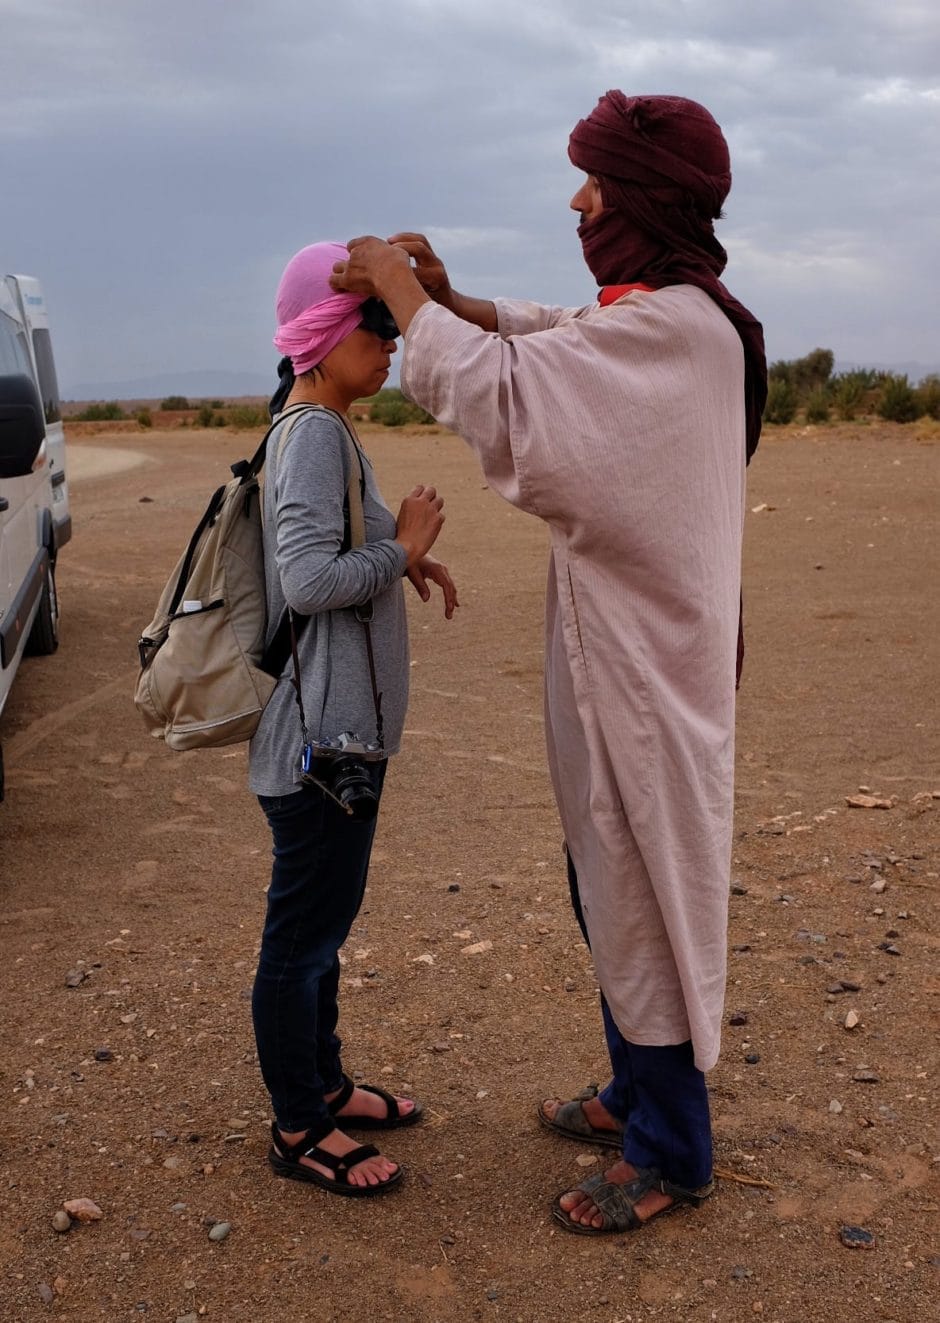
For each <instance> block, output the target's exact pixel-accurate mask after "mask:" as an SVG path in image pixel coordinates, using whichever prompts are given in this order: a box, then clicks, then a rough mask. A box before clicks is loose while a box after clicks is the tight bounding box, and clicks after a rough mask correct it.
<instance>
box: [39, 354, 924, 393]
mask: <svg viewBox="0 0 940 1323" xmlns="http://www.w3.org/2000/svg"><path fill="white" fill-rule="evenodd" d="M856 367H860V368H876V369H878V371H881V372H896V373H904V374H906V376H907V378H908V380H909V381H910V382H912V383H916V382H918V381H921V380H922V379H923V378H924V377H926V376H928V375H929V374H930V373H937V374H940V366H937V365H931V364H929V363H841V362H840V363H836V365H835V371H836V372H850V371H851V370H852V369H853V368H856ZM397 368H398V365H397V363H395V364H394V365H393V372H392V375H391V376H390V377H389V379H388V381H387V382H386V385H388V386H395V385H397V384H398V371H397ZM276 385H277V379H276V377H275V374H274V371H273V367H272V371H271V372H270V373H264V372H231V371H221V370H214V369H211V368H205V369H203V370H202V371H201V372H163V373H161V374H160V375H158V376H153V377H136V378H132V379H131V380H129V381H80V382H76V383H75V384H74V385H72V384H69V385H68V386H67V387H63V389H62V398H63V399H64V400H164V399H166V398H167V396H169V395H185V396H186V398H187V399H188V400H212V399H220V400H234V399H238V398H240V397H241V396H252V397H255V398H257V397H258V396H259V395H260V396H264V397H265V398H267V397H268V396H269V395H271V394H273V392H274V388H275V386H276Z"/></svg>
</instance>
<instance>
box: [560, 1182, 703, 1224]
mask: <svg viewBox="0 0 940 1323" xmlns="http://www.w3.org/2000/svg"><path fill="white" fill-rule="evenodd" d="M636 1171H637V1174H636V1176H635V1177H634V1178H633V1180H632V1181H626V1182H625V1183H624V1184H623V1185H615V1184H614V1183H613V1181H609V1180H607V1179H606V1177H604V1176H589V1177H588V1179H587V1180H585V1181H582V1182H581V1184H580V1185H575V1186H574V1187H573V1188H572V1190H566V1191H565V1194H573V1193H574V1192H575V1191H576V1190H577V1191H580V1193H581V1194H586V1195H587V1196H588V1198H589V1199H590V1200H591V1202H592V1203H593V1204H594V1206H595V1208H596V1209H597V1211H598V1212H599V1213H600V1214H601V1216H602V1217H603V1219H604V1222H603V1225H602V1226H599V1227H595V1226H590V1225H588V1224H587V1223H583V1222H575V1221H573V1220H572V1219H571V1217H570V1216H569V1214H568V1213H566V1212H565V1210H564V1209H563V1208H562V1206H561V1200H562V1199H563V1197H564V1195H559V1196H558V1198H557V1199H556V1200H555V1201H554V1203H553V1204H552V1217H554V1218H555V1219H556V1221H558V1222H560V1223H561V1225H562V1226H563V1227H564V1228H565V1230H566V1231H573V1232H574V1234H575V1235H577V1236H609V1235H612V1234H619V1233H621V1232H624V1231H639V1229H640V1227H642V1226H645V1225H646V1223H647V1222H652V1221H653V1219H654V1218H656V1217H660V1216H661V1215H662V1214H663V1213H671V1212H672V1211H673V1210H674V1209H676V1208H681V1207H682V1206H683V1205H685V1204H687V1205H690V1206H691V1207H692V1208H700V1207H701V1205H702V1204H703V1203H704V1202H705V1200H706V1199H707V1198H708V1197H709V1195H711V1194H713V1193H714V1189H715V1182H714V1181H709V1182H708V1184H707V1185H702V1186H700V1187H699V1188H698V1189H697V1190H686V1189H683V1187H682V1186H681V1185H673V1183H672V1181H667V1180H665V1179H664V1178H663V1177H662V1176H661V1175H660V1174H659V1172H658V1170H657V1169H656V1168H655V1167H637V1169H636ZM651 1190H659V1191H660V1192H661V1193H662V1194H666V1195H668V1196H669V1197H670V1199H672V1201H673V1202H672V1203H671V1204H668V1205H667V1206H666V1207H665V1208H661V1209H660V1210H659V1212H657V1213H653V1214H652V1215H651V1216H650V1217H646V1218H641V1217H639V1216H638V1215H637V1211H636V1205H637V1204H638V1203H640V1201H641V1200H642V1199H643V1198H644V1196H645V1195H647V1194H649V1193H650V1191H651Z"/></svg>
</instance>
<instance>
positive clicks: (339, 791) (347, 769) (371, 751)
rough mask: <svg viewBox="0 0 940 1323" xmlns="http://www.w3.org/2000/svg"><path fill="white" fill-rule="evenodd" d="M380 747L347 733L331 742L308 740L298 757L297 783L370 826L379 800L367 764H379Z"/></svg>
mask: <svg viewBox="0 0 940 1323" xmlns="http://www.w3.org/2000/svg"><path fill="white" fill-rule="evenodd" d="M385 756H386V754H385V750H384V749H383V748H382V746H381V745H380V744H368V743H364V742H363V741H362V740H361V739H360V738H359V736H358V735H356V734H354V733H353V732H352V731H351V730H344V731H343V732H342V734H341V735H338V736H337V737H336V739H335V740H311V742H310V743H309V744H305V745H304V747H303V752H302V753H301V755H300V779H301V781H304V782H305V783H306V784H307V785H314V786H319V788H320V789H321V790H322V791H323V792H324V793H325V794H327V795H329V796H330V798H331V799H333V800H335V801H336V803H337V804H339V806H340V808H342V809H343V810H344V811H345V812H346V813H348V814H349V816H350V817H351V818H352V819H353V820H354V821H356V822H371V821H372V819H373V818H374V817H375V815H376V814H377V813H378V811H379V797H378V794H377V793H376V789H375V784H374V782H373V780H372V777H371V776H370V775H369V771H368V768H367V764H368V763H377V762H381V761H382V760H383V759H384V758H385Z"/></svg>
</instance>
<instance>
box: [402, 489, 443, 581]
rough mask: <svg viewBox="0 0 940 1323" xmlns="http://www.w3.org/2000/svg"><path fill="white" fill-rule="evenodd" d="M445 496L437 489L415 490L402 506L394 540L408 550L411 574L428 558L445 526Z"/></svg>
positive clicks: (408, 568)
mask: <svg viewBox="0 0 940 1323" xmlns="http://www.w3.org/2000/svg"><path fill="white" fill-rule="evenodd" d="M443 506H444V498H443V496H438V494H437V489H436V488H434V487H424V486H420V487H415V489H414V491H412V492H410V493H409V494H408V495H407V496H406V497H405V499H404V500H403V501H402V503H401V509H400V510H399V511H398V522H397V524H396V526H395V540H396V542H399V543H400V544H401V546H403V547H404V549H405V554H406V555H407V557H408V561H407V567H406V568H407V570H408V572H409V574H410V571H411V570H412V569H413V568H414V566H415V565H417V564H418V562H419V561H420V560H421V559H422V558H423V557H424V556H426V555H427V554H428V552H429V551H430V550H431V548H432V547H433V546H434V543H435V542H436V541H437V535H438V533H440V531H441V529H442V528H443V526H444V515H443V514H442V509H443Z"/></svg>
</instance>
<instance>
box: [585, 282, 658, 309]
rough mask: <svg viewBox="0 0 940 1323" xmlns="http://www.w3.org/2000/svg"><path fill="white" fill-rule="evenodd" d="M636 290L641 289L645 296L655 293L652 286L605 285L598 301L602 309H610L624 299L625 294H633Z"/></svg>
mask: <svg viewBox="0 0 940 1323" xmlns="http://www.w3.org/2000/svg"><path fill="white" fill-rule="evenodd" d="M635 289H641V290H642V291H643V292H644V294H653V293H654V292H655V291H654V289H653V286H652V285H640V284H636V285H605V286H604V288H603V289H602V290H601V292H600V294H599V295H598V296H597V301H598V303H599V304H600V305H601V307H602V308H608V307H610V305H611V304H612V303H616V302H617V300H618V299H622V298H623V296H624V294H632V293H633V291H634V290H635Z"/></svg>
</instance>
